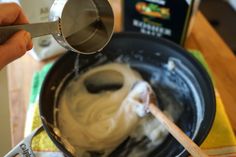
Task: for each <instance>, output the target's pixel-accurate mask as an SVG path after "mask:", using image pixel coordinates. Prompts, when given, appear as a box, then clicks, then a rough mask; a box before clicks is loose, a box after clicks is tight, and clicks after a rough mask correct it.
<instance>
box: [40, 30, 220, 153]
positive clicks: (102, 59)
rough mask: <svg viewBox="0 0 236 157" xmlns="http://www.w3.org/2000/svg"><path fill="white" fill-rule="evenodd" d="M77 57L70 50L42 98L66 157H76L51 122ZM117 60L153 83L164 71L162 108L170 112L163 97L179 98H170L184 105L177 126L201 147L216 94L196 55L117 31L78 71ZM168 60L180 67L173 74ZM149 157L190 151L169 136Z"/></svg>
mask: <svg viewBox="0 0 236 157" xmlns="http://www.w3.org/2000/svg"><path fill="white" fill-rule="evenodd" d="M76 57H77V54H76V53H73V52H68V53H66V54H65V55H64V56H62V57H61V58H60V59H59V60H58V61H57V62H56V63H55V64H54V65H53V67H52V69H51V70H50V71H49V73H48V74H47V76H46V79H45V81H44V83H43V86H42V90H41V94H40V115H41V118H42V122H43V126H44V129H45V130H46V132H47V133H48V135H49V137H50V138H51V140H52V141H53V142H54V144H55V145H56V146H57V147H58V148H59V149H60V150H61V151H62V152H63V153H64V154H65V155H66V156H72V154H71V153H70V151H69V150H68V149H67V148H66V147H65V146H64V145H63V143H62V142H60V141H61V138H60V135H57V134H56V133H55V130H54V129H53V127H51V125H50V124H54V122H55V116H54V109H55V108H56V107H57V106H56V105H57V101H58V98H59V97H60V93H61V91H63V89H64V87H65V86H66V85H67V83H68V82H69V81H70V80H71V79H73V78H74V76H75V74H76V70H75V69H74V63H75V60H76ZM117 60H119V61H121V62H124V63H128V64H130V65H131V67H132V68H134V69H136V70H137V71H139V72H140V74H141V75H142V76H143V78H144V79H145V80H146V81H149V82H150V80H151V79H152V77H153V74H154V73H160V72H161V74H162V75H161V76H158V77H161V78H159V79H158V81H156V82H155V80H154V82H153V81H151V85H152V87H153V89H154V91H155V92H156V95H158V96H159V104H160V108H165V104H166V103H169V102H168V101H166V100H165V98H164V97H166V96H170V95H171V96H173V97H174V100H171V101H172V102H171V103H176V104H177V103H179V104H181V105H184V111H183V112H182V114H181V116H180V118H179V119H177V121H176V123H177V124H178V125H179V127H180V128H181V129H182V130H183V131H184V132H185V133H186V134H187V135H188V136H190V137H191V138H193V140H194V141H195V143H196V144H198V145H200V144H201V143H202V142H203V141H204V139H205V138H206V137H207V135H208V133H209V130H210V129H211V126H212V123H213V120H214V116H215V110H216V107H215V94H214V88H213V85H212V82H211V79H210V78H209V76H208V74H207V72H206V71H205V69H204V68H203V66H202V65H201V64H200V63H199V62H198V61H197V60H196V59H195V58H193V57H192V56H191V54H189V53H187V52H186V51H185V50H184V49H182V48H180V47H179V46H177V45H175V44H174V43H172V42H169V41H166V40H163V39H160V38H154V37H151V36H147V35H143V34H136V33H118V34H114V36H113V38H112V40H111V41H110V43H109V44H108V45H107V46H106V47H105V48H104V50H103V51H102V52H101V53H97V54H94V55H80V62H79V65H80V66H79V67H80V68H79V71H80V72H83V71H86V70H87V69H89V68H92V67H94V66H97V65H100V64H105V63H107V62H114V61H117ZM168 61H171V62H172V63H174V64H175V69H174V70H172V71H168V70H167V69H168V67H167V66H166V65H167V63H168ZM62 82H63V84H61V83H62ZM128 140H129V139H127V140H126V141H124V143H123V144H121V145H120V146H119V147H118V148H117V149H116V150H115V151H114V152H113V153H112V154H111V155H110V156H112V157H116V156H122V155H121V153H120V152H122V151H124V147H126V146H127V141H128ZM131 149H132V148H131ZM123 156H126V155H123ZM147 156H148V157H160V156H163V157H173V156H187V152H186V151H185V150H184V148H183V147H182V146H181V145H180V144H179V143H178V142H177V141H176V140H175V139H174V138H173V137H172V136H171V135H169V136H168V137H167V138H166V139H165V141H164V142H163V143H162V144H161V145H159V146H158V147H157V148H155V150H154V151H152V152H151V153H149V155H147Z"/></svg>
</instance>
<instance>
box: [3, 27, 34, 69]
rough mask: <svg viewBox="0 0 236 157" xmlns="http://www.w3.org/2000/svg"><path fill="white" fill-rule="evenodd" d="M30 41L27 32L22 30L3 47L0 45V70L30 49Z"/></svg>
mask: <svg viewBox="0 0 236 157" xmlns="http://www.w3.org/2000/svg"><path fill="white" fill-rule="evenodd" d="M32 46H33V44H32V40H31V36H30V34H29V33H28V32H26V31H24V30H22V31H19V32H17V33H15V34H14V35H13V36H12V37H11V38H10V39H9V40H8V41H6V42H5V43H4V44H3V45H0V69H1V68H2V67H3V66H5V65H7V64H8V63H10V62H11V61H13V60H15V59H17V58H19V57H21V56H22V55H24V54H25V53H26V51H28V50H30V49H32Z"/></svg>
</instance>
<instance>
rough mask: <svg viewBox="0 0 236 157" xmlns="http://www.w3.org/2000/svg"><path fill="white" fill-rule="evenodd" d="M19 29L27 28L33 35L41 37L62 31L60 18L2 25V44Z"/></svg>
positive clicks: (0, 32)
mask: <svg viewBox="0 0 236 157" xmlns="http://www.w3.org/2000/svg"><path fill="white" fill-rule="evenodd" d="M19 30H26V31H27V32H29V33H30V34H31V37H32V38H34V37H39V36H43V35H48V34H56V33H60V29H59V20H58V21H53V22H45V23H34V24H23V25H13V26H1V27H0V44H3V43H4V42H5V41H7V40H8V39H9V38H10V37H11V36H12V35H13V34H14V33H16V32H18V31H19Z"/></svg>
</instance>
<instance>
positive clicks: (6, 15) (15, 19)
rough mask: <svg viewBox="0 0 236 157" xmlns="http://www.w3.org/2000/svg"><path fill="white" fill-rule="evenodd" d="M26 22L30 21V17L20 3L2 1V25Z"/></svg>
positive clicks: (0, 8) (0, 17)
mask: <svg viewBox="0 0 236 157" xmlns="http://www.w3.org/2000/svg"><path fill="white" fill-rule="evenodd" d="M25 23H28V19H27V18H26V16H25V15H24V13H23V11H22V9H21V7H20V6H19V5H17V4H16V3H2V4H1V5H0V25H11V24H25Z"/></svg>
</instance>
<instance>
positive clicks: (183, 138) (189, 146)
mask: <svg viewBox="0 0 236 157" xmlns="http://www.w3.org/2000/svg"><path fill="white" fill-rule="evenodd" d="M149 109H150V111H151V113H152V114H153V115H154V116H155V117H156V118H157V119H158V120H159V121H160V122H161V123H162V124H163V125H164V126H165V128H166V129H167V130H168V131H169V132H170V134H171V135H172V136H174V138H175V139H176V140H177V141H179V143H180V144H181V145H182V146H183V147H184V148H185V149H186V150H187V151H188V152H189V153H190V154H191V155H192V156H193V157H208V155H207V154H206V153H205V152H203V151H202V150H201V149H200V148H199V147H198V145H196V144H195V143H194V142H193V141H192V140H191V139H190V138H189V137H188V136H187V135H186V134H185V133H184V132H183V131H182V130H181V129H180V128H179V127H178V126H176V125H175V124H174V123H173V122H172V121H171V120H170V119H169V118H168V117H167V116H166V115H165V114H164V113H163V112H162V111H161V110H160V109H159V108H158V107H157V106H156V105H154V104H152V103H151V104H150V105H149Z"/></svg>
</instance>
